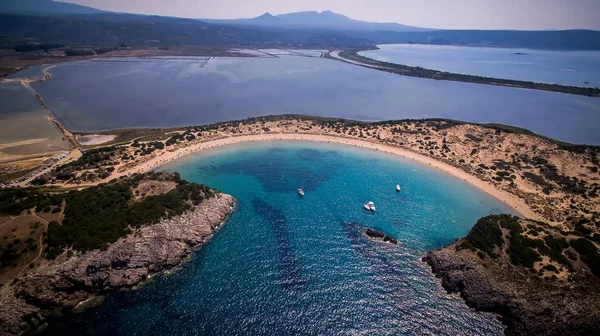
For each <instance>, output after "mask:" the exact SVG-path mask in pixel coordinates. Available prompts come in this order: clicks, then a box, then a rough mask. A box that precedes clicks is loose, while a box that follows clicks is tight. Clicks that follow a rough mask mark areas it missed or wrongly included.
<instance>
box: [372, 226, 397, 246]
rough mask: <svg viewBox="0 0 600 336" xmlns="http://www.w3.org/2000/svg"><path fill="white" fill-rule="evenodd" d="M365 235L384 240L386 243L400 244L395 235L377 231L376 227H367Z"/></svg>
mask: <svg viewBox="0 0 600 336" xmlns="http://www.w3.org/2000/svg"><path fill="white" fill-rule="evenodd" d="M365 235H367V237H369V238H371V239H372V240H377V241H382V242H384V243H390V244H394V245H396V244H398V240H397V239H396V238H394V237H390V236H388V235H386V234H385V233H383V232H380V231H377V230H375V229H371V228H367V229H365Z"/></svg>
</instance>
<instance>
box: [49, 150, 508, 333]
mask: <svg viewBox="0 0 600 336" xmlns="http://www.w3.org/2000/svg"><path fill="white" fill-rule="evenodd" d="M162 170H165V171H176V172H179V173H180V174H181V176H182V177H183V178H185V179H187V180H191V181H195V182H199V183H205V184H207V185H210V186H212V187H214V188H218V189H220V190H222V191H224V192H226V193H230V194H232V195H233V196H235V197H236V198H237V200H238V208H237V210H236V211H235V213H234V214H233V215H232V216H231V218H230V220H229V221H228V222H227V223H226V224H225V225H224V226H223V227H222V228H221V229H220V230H219V231H218V233H217V234H216V235H215V236H214V237H213V239H212V241H211V242H210V243H208V244H207V245H205V246H204V247H202V248H201V249H200V251H198V252H196V253H195V254H194V255H193V258H192V260H191V261H190V262H188V263H186V264H184V265H183V266H182V267H181V269H180V270H179V271H177V272H175V273H173V274H171V275H169V276H166V277H162V276H161V277H157V278H156V279H155V280H154V281H152V282H150V283H149V284H147V285H146V286H144V287H142V289H140V290H139V291H137V292H130V293H114V294H111V295H108V296H107V298H106V299H105V301H104V303H103V304H102V305H100V306H98V307H95V308H91V309H88V310H86V311H84V312H83V313H79V314H74V315H73V314H68V315H66V316H65V317H63V318H62V319H59V320H57V321H54V322H53V323H52V324H51V325H50V329H49V330H48V333H49V334H61V333H62V334H66V333H67V332H68V334H71V335H117V334H118V335H403V334H405V335H464V334H468V335H498V334H501V332H502V325H501V324H500V323H499V322H498V321H497V320H496V319H495V318H494V317H492V316H490V315H486V314H481V313H477V312H475V311H474V310H472V309H470V308H468V307H467V306H466V305H465V304H464V303H463V301H461V300H460V299H459V298H458V297H456V296H450V295H447V294H445V292H444V291H443V290H442V289H441V288H440V286H439V281H438V280H436V279H435V278H434V276H432V274H431V273H430V271H429V269H428V267H427V266H426V265H425V264H423V263H422V262H421V261H420V258H421V257H422V256H423V255H424V254H425V253H426V252H427V251H428V250H431V249H435V248H439V247H441V246H444V245H446V244H449V243H451V242H453V241H454V240H455V239H457V238H459V237H461V236H464V235H465V234H466V233H467V232H468V231H469V229H470V228H471V227H472V226H473V224H474V223H475V221H476V220H477V219H478V218H480V217H482V216H484V215H487V214H490V213H501V212H511V210H510V209H509V208H507V207H506V206H505V205H503V204H502V203H500V202H499V201H498V200H496V199H494V198H492V197H491V196H488V195H487V194H484V193H482V192H481V191H479V190H478V189H475V188H474V187H471V186H470V185H467V184H465V183H464V182H462V181H460V180H457V179H455V178H453V177H451V176H449V175H446V174H444V173H442V172H439V171H437V170H434V169H432V168H429V167H427V166H423V165H420V164H417V163H414V162H412V161H409V160H405V159H401V158H398V157H394V156H391V155H390V154H385V153H381V152H377V151H373V150H366V149H358V148H355V147H349V146H342V145H333V144H319V143H312V142H292V141H289V142H263V143H248V144H242V145H234V146H227V147H221V148H216V149H212V150H210V151H207V152H205V153H201V154H198V155H195V156H189V157H185V158H183V159H181V160H179V161H176V162H174V163H171V164H170V165H168V166H166V167H164V168H163V169H162ZM396 184H400V185H401V186H402V190H401V192H400V193H396V191H395V185H396ZM300 187H301V188H304V191H305V192H306V196H305V197H304V198H300V197H299V195H298V194H297V192H296V189H297V188H300ZM369 200H370V201H373V202H375V204H376V205H377V212H376V213H368V212H366V211H365V210H364V209H363V208H362V203H363V202H365V201H369ZM368 227H372V228H376V229H378V230H381V231H383V232H385V233H387V234H389V235H392V236H394V237H396V238H398V240H399V241H400V242H401V244H400V245H398V246H393V245H388V244H382V243H377V242H372V241H370V240H367V239H366V238H365V237H364V235H363V233H362V232H363V230H364V228H368Z"/></svg>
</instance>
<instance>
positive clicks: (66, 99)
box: [33, 56, 600, 144]
mask: <svg viewBox="0 0 600 336" xmlns="http://www.w3.org/2000/svg"><path fill="white" fill-rule="evenodd" d="M129 60H130V61H127V62H123V61H122V60H119V61H117V60H113V61H110V60H109V61H101V62H98V61H80V62H71V63H63V64H59V65H58V66H56V67H54V68H52V69H51V70H50V72H51V73H52V80H51V81H49V82H41V83H35V84H33V86H34V88H35V90H36V91H37V92H38V93H39V94H40V95H41V96H42V98H44V100H45V101H46V102H47V103H48V104H49V106H50V107H51V109H52V111H53V112H54V113H55V115H56V116H57V117H58V118H59V119H60V120H61V122H63V123H64V125H65V126H66V127H67V128H69V129H71V130H74V131H81V132H96V131H102V130H110V129H118V128H133V127H169V126H189V125H198V124H208V123H213V122H218V121H226V120H235V119H243V118H247V117H251V116H261V115H268V114H283V113H298V114H309V115H316V116H331V117H342V118H350V119H359V120H367V121H374V120H388V119H403V118H429V117H437V118H450V119H457V120H464V121H472V122H483V123H488V122H496V123H503V124H509V125H514V126H520V127H524V128H527V129H530V130H533V131H534V132H537V133H540V134H543V135H546V136H550V137H553V138H557V139H559V140H563V141H569V142H575V143H589V144H600V133H598V132H597V126H598V125H600V99H598V98H589V97H583V96H575V95H568V94H557V93H551V92H542V91H533V90H524V89H514V88H506V87H495V86H488V85H477V84H468V83H456V82H447V81H433V80H427V79H419V78H409V77H402V76H398V75H394V74H389V73H385V72H380V71H375V70H370V69H365V68H362V67H358V66H354V65H349V64H344V63H341V62H338V61H333V60H328V59H323V58H311V57H298V56H281V57H279V58H215V59H211V60H210V61H208V62H206V61H205V60H201V61H194V60H187V61H185V60H175V59H173V60H148V59H129ZM542 121H543V122H542Z"/></svg>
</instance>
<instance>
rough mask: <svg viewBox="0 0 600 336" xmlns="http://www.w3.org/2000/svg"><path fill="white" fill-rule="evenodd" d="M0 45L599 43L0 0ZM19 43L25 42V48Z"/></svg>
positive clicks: (599, 44) (293, 17) (578, 36)
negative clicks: (185, 15)
mask: <svg viewBox="0 0 600 336" xmlns="http://www.w3.org/2000/svg"><path fill="white" fill-rule="evenodd" d="M0 37H2V38H1V39H0V49H8V50H10V49H13V48H14V47H15V46H18V45H23V44H27V45H28V44H47V43H54V44H66V45H69V46H71V47H77V46H100V47H104V46H115V45H121V44H127V45H129V46H135V47H142V48H144V47H154V48H171V47H177V46H220V47H222V48H226V47H253V48H257V47H275V48H283V47H287V48H294V47H297V48H308V47H310V48H327V49H333V48H335V49H366V48H375V46H376V45H377V44H392V43H414V44H434V45H459V46H484V47H502V48H532V49H558V50H600V31H592V30H564V31H517V30H432V29H425V28H419V27H411V26H406V25H402V24H399V23H375V22H365V21H359V20H354V19H351V18H349V17H347V16H344V15H341V14H337V13H333V12H331V11H324V12H315V11H312V12H298V13H289V14H280V15H271V14H269V13H265V14H263V15H261V16H258V17H255V18H251V19H235V20H217V19H186V18H177V17H165V16H156V15H139V14H127V13H115V12H107V11H101V10H98V9H95V8H91V7H85V6H80V5H76V4H71V3H65V2H57V1H53V0H0ZM26 49H27V48H26Z"/></svg>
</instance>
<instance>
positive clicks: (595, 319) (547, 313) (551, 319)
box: [423, 216, 600, 335]
mask: <svg viewBox="0 0 600 336" xmlns="http://www.w3.org/2000/svg"><path fill="white" fill-rule="evenodd" d="M488 218H489V219H491V220H490V221H488V222H487V224H490V223H495V222H496V223H497V222H498V221H500V222H501V221H502V219H499V218H498V217H497V216H490V217H488ZM480 221H481V220H480ZM519 222H520V223H519V224H520V225H521V226H522V227H525V228H527V227H530V226H533V225H537V223H533V222H529V221H526V220H520V221H519ZM478 223H479V222H478ZM496 225H498V224H496ZM500 225H502V224H500ZM499 228H500V232H502V236H501V240H500V241H499V244H498V245H497V246H495V247H494V248H493V249H491V250H488V251H489V252H490V253H491V254H492V255H493V256H494V257H491V256H490V255H488V253H487V252H485V250H486V248H485V247H484V246H483V245H478V244H477V243H476V244H475V245H478V247H477V248H472V247H473V246H472V245H471V243H470V239H472V238H473V235H472V233H473V232H474V231H480V232H481V231H482V230H481V226H480V227H477V225H476V226H475V227H474V228H473V230H471V233H469V235H471V237H469V236H467V237H465V238H462V239H459V240H458V241H457V242H455V243H454V244H452V245H449V246H446V247H444V248H442V249H439V250H436V251H431V252H429V253H428V254H427V255H426V256H425V257H423V261H425V262H426V263H427V264H428V265H429V266H431V269H432V272H433V273H434V274H435V275H436V276H437V277H438V278H440V279H441V284H442V286H443V287H444V289H445V290H446V291H447V292H448V293H458V294H460V296H461V298H463V299H464V300H465V302H466V303H467V305H468V306H470V307H472V308H475V309H477V310H480V311H486V312H493V313H496V314H498V315H499V317H500V320H501V321H502V322H503V323H504V324H505V326H506V329H505V335H594V334H597V333H598V330H597V327H598V326H599V325H600V293H599V291H598V289H600V280H599V278H598V277H597V276H594V275H593V274H591V273H590V271H589V267H587V266H586V265H585V263H583V262H582V260H587V259H586V257H585V255H583V254H580V255H579V256H577V255H575V254H576V253H577V252H576V251H575V250H574V249H573V248H572V246H571V245H575V246H577V245H576V244H569V245H566V246H563V248H561V249H560V250H561V251H560V255H563V252H564V254H565V255H568V256H570V257H569V259H568V261H567V263H568V266H566V265H565V266H562V267H561V266H558V265H556V266H546V265H551V264H553V259H554V258H551V257H550V258H549V257H548V256H545V255H543V254H542V255H538V256H537V257H536V256H535V255H534V254H533V257H534V260H535V262H534V263H533V266H532V267H526V266H524V265H523V263H520V262H519V261H518V260H519V259H518V258H517V257H515V254H517V253H519V252H514V251H512V250H511V249H514V248H515V247H511V246H510V244H508V243H507V242H512V243H513V244H516V243H515V241H516V240H515V239H511V233H508V232H507V230H505V229H504V228H503V227H502V226H499ZM544 231H545V233H543V234H542V235H546V236H545V237H552V238H551V239H557V240H560V239H563V237H562V236H561V234H560V233H559V232H554V231H551V229H549V228H548V227H545V228H544ZM488 232H489V231H488ZM513 234H515V233H513ZM488 238H489V239H490V240H491V239H492V238H491V235H488ZM566 238H567V241H569V237H566ZM532 240H534V239H532ZM545 241H546V242H549V241H550V240H548V239H546V240H545ZM571 241H575V240H571ZM571 241H569V243H570V242H571ZM465 242H467V243H465ZM548 245H552V244H548ZM544 246H546V245H544ZM532 250H534V251H539V250H544V251H545V249H544V248H543V247H542V245H539V246H538V248H534V249H532ZM527 253H528V252H527ZM535 253H537V252H535ZM550 254H552V252H550ZM521 255H524V253H523V254H521ZM557 256H558V255H554V257H557ZM571 258H572V259H571ZM556 259H561V258H560V257H558V258H556ZM541 265H544V266H543V267H542V266H541ZM559 267H560V268H559ZM550 273H552V274H553V275H555V276H554V277H552V276H549V274H550Z"/></svg>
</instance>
